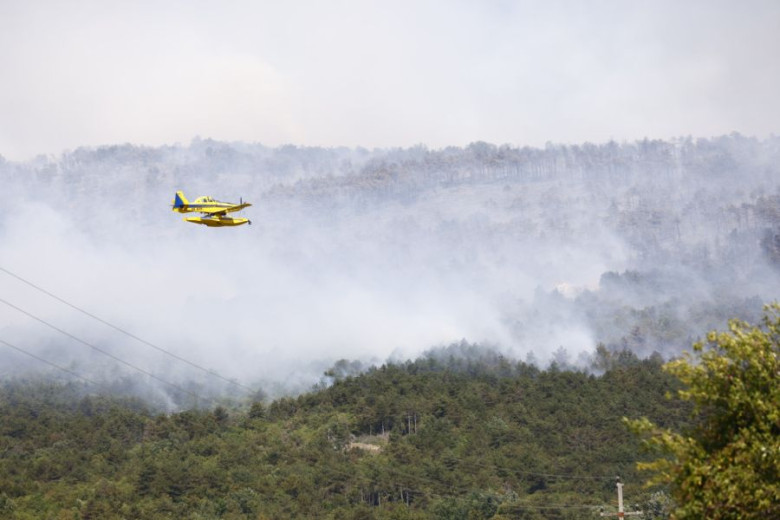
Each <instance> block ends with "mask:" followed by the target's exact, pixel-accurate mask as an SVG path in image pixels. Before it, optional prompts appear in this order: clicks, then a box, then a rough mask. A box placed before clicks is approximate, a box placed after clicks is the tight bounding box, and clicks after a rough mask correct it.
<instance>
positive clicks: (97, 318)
mask: <svg viewBox="0 0 780 520" xmlns="http://www.w3.org/2000/svg"><path fill="white" fill-rule="evenodd" d="M0 271H2V272H4V273H5V274H7V275H9V276H11V277H13V278H16V279H17V280H19V281H20V282H22V283H24V284H27V285H28V286H30V287H32V288H33V289H35V290H37V291H39V292H42V293H43V294H45V295H46V296H49V297H50V298H53V299H55V300H57V301H58V302H60V303H62V304H64V305H67V306H68V307H70V308H71V309H74V310H77V311H78V312H80V313H82V314H84V315H85V316H88V317H90V318H92V319H94V320H96V321H99V322H100V323H102V324H103V325H105V326H107V327H110V328H112V329H114V330H115V331H117V332H120V333H122V334H124V335H125V336H127V337H129V338H132V339H134V340H136V341H138V342H139V343H142V344H144V345H146V346H147V347H151V348H153V349H155V350H157V351H159V352H162V353H163V354H165V355H167V356H170V357H172V358H174V359H176V360H178V361H181V362H182V363H186V364H188V365H190V366H191V367H193V368H196V369H198V370H201V371H203V372H205V373H206V374H208V375H210V376H212V377H216V378H218V379H221V380H222V381H225V382H226V383H229V384H231V385H234V386H237V387H239V388H242V389H244V390H246V391H247V392H249V393H250V394H255V393H256V390H255V389H253V388H250V387H248V386H244V385H242V384H241V383H238V382H237V381H233V380H231V379H228V378H226V377H222V376H221V375H219V374H217V373H216V372H214V371H212V370H209V369H207V368H205V367H202V366H200V365H198V364H196V363H193V362H192V361H190V360H188V359H186V358H183V357H181V356H179V355H177V354H174V353H173V352H170V351H168V350H166V349H164V348H162V347H159V346H157V345H155V344H153V343H151V342H149V341H147V340H145V339H143V338H139V337H138V336H136V335H135V334H133V333H131V332H128V331H126V330H124V329H122V328H121V327H118V326H116V325H114V324H113V323H110V322H108V321H106V320H104V319H102V318H100V317H98V316H95V315H94V314H92V313H90V312H88V311H86V310H84V309H82V308H81V307H78V306H77V305H74V304H72V303H70V302H69V301H67V300H65V299H63V298H60V297H59V296H57V295H56V294H52V293H51V292H49V291H47V290H46V289H44V288H42V287H40V286H38V285H35V284H34V283H32V282H30V281H29V280H26V279H24V278H22V277H21V276H19V275H18V274H15V273H12V272H11V271H9V270H8V269H5V268H4V267H2V266H0Z"/></svg>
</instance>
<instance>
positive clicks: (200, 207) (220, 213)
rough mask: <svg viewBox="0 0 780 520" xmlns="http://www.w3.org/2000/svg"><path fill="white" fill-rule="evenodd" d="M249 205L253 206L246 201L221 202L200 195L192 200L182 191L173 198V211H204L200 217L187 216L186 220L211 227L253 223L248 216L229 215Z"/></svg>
mask: <svg viewBox="0 0 780 520" xmlns="http://www.w3.org/2000/svg"><path fill="white" fill-rule="evenodd" d="M248 206H251V204H250V203H248V202H244V201H241V202H240V203H239V204H233V203H232V202H220V201H218V200H214V199H212V198H211V197H198V198H197V199H195V200H194V201H192V202H190V201H188V200H187V198H186V197H185V196H184V193H182V192H181V191H177V192H176V196H175V197H174V198H173V211H176V212H178V213H192V212H200V213H202V215H201V216H200V217H185V218H184V220H186V221H187V222H192V223H193V224H203V225H204V226H209V227H222V226H240V225H241V224H251V223H252V222H251V221H250V220H249V219H248V218H233V217H228V215H227V214H228V213H232V212H234V211H241V210H242V209H244V208H246V207H248Z"/></svg>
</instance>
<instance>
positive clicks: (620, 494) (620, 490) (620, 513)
mask: <svg viewBox="0 0 780 520" xmlns="http://www.w3.org/2000/svg"><path fill="white" fill-rule="evenodd" d="M617 493H618V512H617V517H618V518H625V517H627V516H635V515H642V514H643V513H642V511H632V512H630V513H626V512H625V511H623V483H622V482H620V477H618V478H617ZM601 516H616V515H615V513H601Z"/></svg>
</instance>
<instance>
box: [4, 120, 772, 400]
mask: <svg viewBox="0 0 780 520" xmlns="http://www.w3.org/2000/svg"><path fill="white" fill-rule="evenodd" d="M0 179H2V186H3V193H4V199H5V204H4V211H3V212H2V215H0V267H1V268H3V271H0V297H1V298H2V300H3V302H2V303H3V304H2V305H0V339H1V340H4V341H5V342H7V343H8V344H11V345H14V346H16V347H17V348H18V349H21V350H24V351H26V352H27V353H28V354H30V353H31V354H34V355H35V356H38V357H39V358H41V359H33V358H32V357H30V356H29V355H25V354H24V353H23V352H21V351H20V350H14V349H13V348H10V347H7V346H5V347H4V346H3V345H0V360H1V361H2V365H1V366H2V368H1V369H0V374H1V375H0V377H4V378H7V377H11V376H18V375H20V374H25V373H28V372H47V371H51V372H52V373H54V374H57V375H60V376H62V377H70V376H71V375H72V374H68V373H66V372H64V371H62V370H58V369H56V368H53V367H52V366H51V365H47V364H45V363H44V362H43V361H41V360H46V361H48V362H49V363H53V364H55V365H57V366H58V367H61V368H66V369H68V370H70V371H72V372H73V373H76V374H78V375H80V376H82V377H85V378H88V379H90V380H91V381H95V382H97V383H99V384H109V383H110V384H115V385H127V386H133V387H134V388H137V389H138V390H139V391H140V392H142V393H144V392H146V393H150V392H151V393H154V392H155V391H154V390H152V389H156V388H161V387H164V386H165V384H164V383H162V382H161V381H165V382H171V383H174V384H176V385H180V386H181V387H186V388H190V389H193V392H198V393H201V392H206V393H208V392H211V390H208V389H209V388H211V387H212V385H216V386H220V385H221V386H222V389H221V390H214V391H217V392H219V391H224V390H226V389H228V388H230V387H231V385H229V384H228V383H226V382H225V380H226V379H230V380H234V381H235V382H237V383H238V384H239V385H242V387H243V388H247V387H251V388H257V389H262V390H263V391H264V392H266V393H271V394H277V393H279V392H285V391H297V390H300V389H305V388H308V387H310V386H311V385H312V384H314V383H317V382H318V381H320V379H321V377H322V374H323V371H324V370H325V369H326V368H328V367H330V366H332V365H333V363H334V362H335V361H337V360H339V359H349V360H357V361H360V362H362V363H363V364H364V365H369V364H372V363H382V362H384V361H386V360H388V359H392V360H405V359H409V358H414V357H417V356H419V355H420V354H421V353H423V352H425V351H426V350H428V349H431V348H435V347H438V346H444V345H449V344H452V343H456V342H461V341H464V340H465V341H466V342H469V343H477V344H479V345H482V346H484V347H489V348H492V349H495V350H497V351H499V352H501V353H503V354H504V355H506V356H509V357H512V358H516V359H523V360H531V361H534V362H536V363H538V364H540V365H547V364H549V363H551V362H555V363H558V364H559V365H562V366H568V365H572V366H583V367H587V366H590V364H591V358H592V356H593V354H594V351H595V350H596V347H597V345H598V344H599V343H601V344H603V345H605V346H606V347H607V348H608V349H610V350H619V349H623V348H627V349H629V350H632V351H633V352H635V353H636V354H638V355H640V356H648V355H650V354H652V353H653V352H658V353H660V354H661V355H663V356H665V357H669V356H673V355H676V354H678V353H680V352H681V351H682V350H683V349H685V348H687V347H689V346H690V343H691V342H692V341H694V340H696V339H697V338H698V337H700V336H701V335H702V334H703V333H704V332H706V331H707V330H709V329H712V328H715V327H718V328H722V327H724V326H725V324H726V320H727V319H729V318H732V317H739V318H744V319H749V320H753V319H756V317H758V316H759V315H760V312H761V307H762V304H764V303H767V302H769V301H771V300H773V299H776V298H777V296H778V294H780V290H779V289H780V184H779V183H778V180H780V138H770V139H767V140H763V141H762V140H756V139H753V138H747V137H743V136H740V135H737V134H733V135H731V136H724V137H720V138H713V139H698V140H696V139H691V138H681V139H675V140H672V141H641V142H633V143H615V142H610V143H606V144H601V145H593V144H587V143H586V144H583V145H579V146H564V145H548V146H547V147H545V148H544V149H535V148H517V147H512V146H495V145H491V144H487V143H473V144H471V145H469V146H468V147H465V148H456V147H451V148H446V149H439V150H431V149H428V148H426V147H424V146H418V147H415V148H411V149H392V150H385V149H377V150H366V149H347V148H332V149H323V148H305V147H295V146H284V147H277V148H270V147H266V146H262V145H260V144H247V143H225V142H216V141H212V140H201V139H196V140H194V141H192V142H191V143H190V144H189V145H184V146H169V147H159V148H148V147H137V146H132V145H123V146H112V147H102V148H96V149H88V148H83V149H78V150H75V151H73V152H68V153H65V154H63V155H62V156H58V157H39V158H38V159H36V160H33V161H30V162H26V163H15V162H9V161H0ZM176 190H183V191H184V192H185V194H186V195H187V196H188V197H190V198H194V197H196V196H199V195H211V196H213V197H215V198H217V199H219V200H228V201H235V202H237V201H238V200H239V197H241V198H243V199H244V200H245V201H250V202H251V203H252V204H253V205H252V206H251V207H250V208H247V209H246V210H244V212H243V216H247V217H249V218H250V219H251V220H252V224H253V225H252V226H242V227H239V228H234V229H232V228H219V229H211V228H206V227H201V226H195V225H191V224H189V223H185V222H182V220H181V216H180V215H178V214H176V213H173V212H171V199H172V198H173V194H174V192H175V191H176ZM31 284H33V285H34V286H35V287H34V286H33V285H31ZM36 287H37V288H36ZM39 289H44V290H45V291H47V292H49V293H51V294H45V293H44V292H42V291H41V290H39ZM51 295H55V296H57V297H59V298H60V299H62V300H64V301H65V302H67V303H68V304H70V306H69V305H67V304H66V303H63V302H62V301H59V300H57V299H56V298H53V297H52V296H51ZM9 304H10V305H9ZM74 307H76V308H74ZM22 311H24V312H22ZM81 311H86V312H88V313H90V314H93V315H94V316H97V317H99V318H101V319H102V320H104V321H106V322H108V323H109V324H111V325H113V326H115V327H118V328H121V329H122V330H123V331H125V332H129V333H131V334H133V335H135V336H137V337H139V338H141V339H143V340H144V341H145V342H147V343H144V342H139V341H137V340H136V339H133V338H131V337H130V336H129V335H128V334H125V333H122V332H121V331H117V330H116V329H115V328H112V327H110V326H107V325H106V324H105V323H101V322H100V321H98V320H95V319H94V318H93V317H90V316H88V315H86V314H85V313H84V312H81ZM52 327H56V328H59V329H62V331H65V332H67V333H69V334H70V335H72V336H74V337H75V338H77V339H78V340H80V341H78V340H76V339H74V338H73V337H68V336H67V335H65V334H63V333H62V332H61V331H57V330H55V329H54V328H52ZM149 343H150V344H151V346H150V345H149ZM95 347H97V349H100V351H98V350H97V349H96V348H95ZM162 350H165V351H167V353H166V352H162ZM107 354H109V355H107ZM112 356H113V357H112ZM117 358H118V359H120V360H123V361H125V362H126V363H122V362H119V361H117ZM177 358H183V359H186V360H187V361H188V362H189V363H186V362H183V361H182V360H181V359H177ZM193 365H196V366H193ZM205 371H213V372H215V373H217V374H219V376H220V377H221V379H219V378H215V377H214V376H213V375H209V374H206V373H205ZM155 378H157V379H155ZM243 388H240V389H241V390H243ZM158 399H159V396H158Z"/></svg>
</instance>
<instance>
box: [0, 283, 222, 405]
mask: <svg viewBox="0 0 780 520" xmlns="http://www.w3.org/2000/svg"><path fill="white" fill-rule="evenodd" d="M0 303H4V304H6V305H7V306H9V307H11V308H12V309H15V310H17V311H18V312H20V313H22V314H24V315H26V316H28V317H30V318H32V319H34V320H35V321H37V322H39V323H42V324H44V325H46V326H47V327H49V328H51V329H53V330H56V331H57V332H59V333H60V334H62V335H64V336H67V337H69V338H70V339H72V340H74V341H77V342H79V343H81V344H82V345H85V346H87V347H89V348H91V349H92V350H95V351H96V352H100V353H101V354H103V355H104V356H107V357H110V358H111V359H113V360H114V361H116V362H117V363H121V364H123V365H125V366H127V367H130V368H132V369H133V370H136V371H138V372H141V373H142V374H144V375H146V376H149V377H151V378H152V379H154V380H155V381H159V382H160V383H163V384H166V385H168V386H170V387H173V388H175V389H176V390H179V391H180V392H184V393H185V394H189V395H190V396H192V397H194V398H195V399H196V400H198V399H203V400H206V401H210V402H214V399H211V398H208V397H204V396H201V395H198V394H196V393H195V392H193V391H191V390H187V389H186V388H182V387H181V386H179V385H177V384H176V383H171V382H170V381H166V380H165V379H162V378H161V377H158V376H156V375H154V374H152V373H151V372H148V371H146V370H144V369H143V368H140V367H137V366H135V365H133V364H132V363H130V362H128V361H125V360H124V359H121V358H118V357H117V356H115V355H113V354H111V353H110V352H106V351H105V350H103V349H101V348H100V347H97V346H95V345H93V344H91V343H89V342H87V341H84V340H83V339H81V338H79V337H77V336H74V335H73V334H71V333H69V332H67V331H64V330H62V329H61V328H59V327H57V326H56V325H52V324H51V323H49V322H48V321H46V320H44V319H42V318H39V317H38V316H35V315H34V314H31V313H29V312H27V311H26V310H24V309H22V308H20V307H17V306H16V305H14V304H13V303H11V302H8V301H6V300H4V299H2V298H0Z"/></svg>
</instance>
